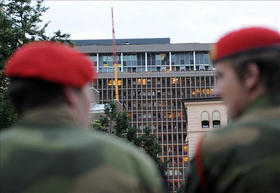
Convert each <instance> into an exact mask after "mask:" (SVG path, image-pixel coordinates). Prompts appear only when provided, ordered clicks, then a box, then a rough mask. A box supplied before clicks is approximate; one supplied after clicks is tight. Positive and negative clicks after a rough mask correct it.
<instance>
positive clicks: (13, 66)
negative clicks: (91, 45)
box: [4, 41, 97, 87]
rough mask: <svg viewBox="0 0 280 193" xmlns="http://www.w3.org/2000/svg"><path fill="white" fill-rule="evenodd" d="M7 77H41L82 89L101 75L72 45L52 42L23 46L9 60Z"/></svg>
mask: <svg viewBox="0 0 280 193" xmlns="http://www.w3.org/2000/svg"><path fill="white" fill-rule="evenodd" d="M4 73H5V76H7V77H20V78H38V79H41V80H45V81H49V82H54V83H57V84H61V85H65V86H74V87H82V86H83V85H85V84H86V83H88V82H89V81H91V80H92V79H94V78H96V76H97V74H96V72H95V71H94V70H93V63H92V62H91V61H90V60H89V59H88V58H87V57H86V56H85V55H84V54H82V53H80V52H78V51H77V50H75V49H74V48H72V47H70V46H66V45H64V44H61V43H56V42H51V41H37V42H32V43H28V44H25V45H23V46H22V47H20V48H19V49H18V50H16V51H15V52H14V53H13V54H12V56H11V57H10V58H9V59H8V61H7V63H6V66H5V70H4Z"/></svg>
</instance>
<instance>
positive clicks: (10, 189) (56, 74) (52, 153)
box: [0, 41, 162, 193]
mask: <svg viewBox="0 0 280 193" xmlns="http://www.w3.org/2000/svg"><path fill="white" fill-rule="evenodd" d="M5 75H6V76H7V77H9V78H10V85H9V93H10V97H11V100H12V102H13V104H14V106H15V109H16V111H17V112H18V115H19V117H20V119H19V121H18V122H17V123H16V125H15V126H13V127H12V128H10V129H7V130H4V131H1V133H0V147H1V151H0V192H3V193H4V192H5V193H17V192H25V193H35V192H38V193H39V192H48V193H68V192H69V193H70V192H71V193H105V192H111V193H131V192H143V193H144V192H147V193H156V192H162V182H161V178H160V175H159V173H158V171H157V170H156V166H155V164H154V163H153V161H152V160H151V159H150V158H149V157H148V156H147V155H146V154H144V153H143V152H140V151H139V150H137V149H136V148H134V147H132V146H131V145H130V144H126V143H124V142H122V141H120V140H119V139H116V138H114V137H111V136H104V135H102V134H99V133H98V132H89V131H88V130H86V129H85V128H87V125H88V122H89V121H88V113H89V107H90V103H91V100H92V99H91V95H90V82H91V81H92V79H95V78H96V76H97V74H96V72H94V71H93V68H92V63H91V62H90V60H89V59H88V58H87V57H85V56H84V55H83V54H81V53H79V52H78V51H76V50H75V49H73V48H71V47H68V46H66V45H63V44H59V43H55V42H48V41H41V42H33V43H29V44H26V45H24V46H22V47H21V48H19V49H18V50H17V51H16V52H15V53H14V54H13V55H12V56H11V57H10V59H9V60H8V61H7V64H6V66H5Z"/></svg>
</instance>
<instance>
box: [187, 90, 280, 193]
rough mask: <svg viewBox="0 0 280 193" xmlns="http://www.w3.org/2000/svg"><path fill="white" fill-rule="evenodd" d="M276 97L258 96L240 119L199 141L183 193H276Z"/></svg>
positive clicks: (279, 153) (279, 162) (279, 123)
mask: <svg viewBox="0 0 280 193" xmlns="http://www.w3.org/2000/svg"><path fill="white" fill-rule="evenodd" d="M278 146H280V96H279V95H278V96H274V97H271V96H262V97H260V98H259V99H258V100H256V101H255V102H254V104H252V105H250V106H249V107H248V108H247V109H246V111H245V113H244V114H243V115H242V117H241V118H240V119H239V120H237V121H235V122H232V123H231V124H230V125H228V126H227V127H225V128H222V129H219V130H216V131H214V132H212V133H211V134H209V135H207V136H206V137H205V138H202V139H201V141H200V142H199V145H198V146H197V150H196V154H195V157H194V159H193V160H192V161H191V163H190V168H189V171H188V174H187V175H188V176H187V179H186V186H185V192H187V193H206V192H207V193H279V192H280V150H279V149H278Z"/></svg>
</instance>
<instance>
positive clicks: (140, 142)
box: [92, 101, 165, 166]
mask: <svg viewBox="0 0 280 193" xmlns="http://www.w3.org/2000/svg"><path fill="white" fill-rule="evenodd" d="M92 128H93V129H95V130H99V131H103V132H106V133H109V134H112V135H116V136H118V137H120V138H122V139H124V140H127V141H129V142H131V143H133V144H134V145H136V146H138V147H140V148H141V149H143V150H145V151H146V152H147V153H148V154H149V155H150V156H151V157H152V158H153V159H154V160H155V162H156V163H157V164H158V165H159V166H165V164H163V163H162V162H161V161H160V159H159V158H158V156H157V155H158V153H160V151H161V148H160V145H159V144H158V141H157V138H156V136H155V135H153V134H151V128H150V127H146V128H145V129H144V132H143V134H142V135H141V136H137V129H136V128H135V127H133V126H132V125H131V123H130V122H129V118H128V116H127V113H126V112H118V111H117V106H116V103H115V102H114V101H110V102H109V103H107V104H105V113H104V116H101V117H100V119H99V120H98V121H96V122H94V123H93V124H92Z"/></svg>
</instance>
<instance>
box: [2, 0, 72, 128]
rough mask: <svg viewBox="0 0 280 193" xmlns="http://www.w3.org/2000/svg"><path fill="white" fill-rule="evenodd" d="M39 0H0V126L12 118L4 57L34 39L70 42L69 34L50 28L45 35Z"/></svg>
mask: <svg viewBox="0 0 280 193" xmlns="http://www.w3.org/2000/svg"><path fill="white" fill-rule="evenodd" d="M42 3H43V0H37V1H31V0H0V99H1V101H0V129H2V128H6V127H9V126H10V125H11V124H13V123H14V122H15V120H16V114H15V113H14V110H13V108H12V105H11V103H10V101H9V98H8V94H7V86H8V84H9V81H8V79H7V78H5V77H4V74H3V68H4V64H5V63H6V61H7V59H8V57H9V56H10V55H11V54H12V53H13V52H14V51H15V50H16V49H17V48H18V47H20V46H21V45H23V44H25V43H28V42H31V41H35V40H53V41H59V42H62V43H68V44H70V45H72V42H71V41H70V40H69V37H70V35H69V34H63V33H62V32H61V31H57V32H54V35H53V36H52V37H48V36H46V35H45V31H46V28H47V26H48V24H49V22H47V23H42V19H41V16H42V13H44V12H46V11H47V10H48V8H46V7H44V6H43V5H42Z"/></svg>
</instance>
